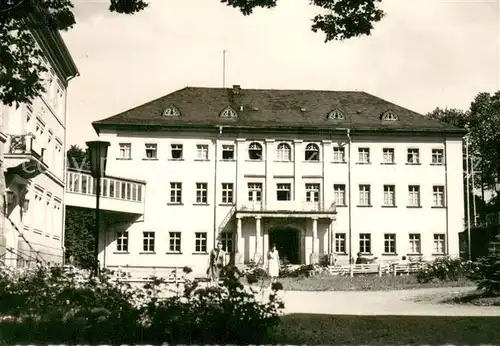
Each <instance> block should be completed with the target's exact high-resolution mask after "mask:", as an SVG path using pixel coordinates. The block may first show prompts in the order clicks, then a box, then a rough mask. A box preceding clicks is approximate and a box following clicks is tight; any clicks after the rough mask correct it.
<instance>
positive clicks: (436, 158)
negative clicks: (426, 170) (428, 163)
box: [432, 149, 444, 165]
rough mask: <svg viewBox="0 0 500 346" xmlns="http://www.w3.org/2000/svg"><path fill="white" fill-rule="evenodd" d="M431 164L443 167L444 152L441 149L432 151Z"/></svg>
mask: <svg viewBox="0 0 500 346" xmlns="http://www.w3.org/2000/svg"><path fill="white" fill-rule="evenodd" d="M432 164H433V165H443V164H444V150H443V149H432Z"/></svg>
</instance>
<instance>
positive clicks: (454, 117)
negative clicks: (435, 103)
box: [427, 107, 470, 128]
mask: <svg viewBox="0 0 500 346" xmlns="http://www.w3.org/2000/svg"><path fill="white" fill-rule="evenodd" d="M427 117H429V118H431V119H434V120H437V121H440V122H443V123H446V124H450V125H453V126H456V127H461V128H464V127H466V126H468V123H469V117H470V113H469V112H468V111H463V110H461V109H456V108H445V109H441V108H439V107H436V109H434V110H433V111H432V112H430V113H427Z"/></svg>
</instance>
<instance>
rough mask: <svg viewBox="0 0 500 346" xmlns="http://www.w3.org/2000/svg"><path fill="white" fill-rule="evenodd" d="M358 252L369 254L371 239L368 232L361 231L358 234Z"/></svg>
mask: <svg viewBox="0 0 500 346" xmlns="http://www.w3.org/2000/svg"><path fill="white" fill-rule="evenodd" d="M359 252H361V254H363V255H367V254H371V252H372V240H371V234H370V233H361V234H360V235H359Z"/></svg>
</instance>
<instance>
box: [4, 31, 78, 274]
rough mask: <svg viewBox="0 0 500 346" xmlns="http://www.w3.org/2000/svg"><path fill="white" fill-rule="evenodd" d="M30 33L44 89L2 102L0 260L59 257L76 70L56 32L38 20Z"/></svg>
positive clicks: (27, 261) (11, 262)
mask: <svg viewBox="0 0 500 346" xmlns="http://www.w3.org/2000/svg"><path fill="white" fill-rule="evenodd" d="M32 34H33V37H34V39H35V41H36V43H37V44H38V46H39V48H40V49H41V50H42V52H43V54H44V57H43V62H44V64H45V65H46V67H47V70H48V72H47V75H46V76H44V80H45V83H46V84H45V86H46V93H45V94H44V95H42V96H41V97H38V98H36V99H34V100H32V102H30V103H27V104H22V105H21V106H20V107H19V108H17V109H16V108H15V107H7V106H5V105H2V104H0V115H1V120H2V127H1V133H0V141H1V142H2V144H1V146H2V148H0V149H1V150H0V152H1V155H2V158H3V163H2V168H3V174H4V175H5V180H6V193H5V197H4V200H5V210H4V211H3V213H2V218H1V223H2V224H1V228H2V230H1V233H0V264H7V265H17V266H24V265H29V264H30V263H33V262H35V261H36V260H40V261H42V262H52V263H60V262H62V260H63V253H64V186H65V162H66V92H67V87H68V82H69V80H70V79H72V78H73V77H75V76H77V75H78V70H77V68H76V66H75V63H74V62H73V59H72V58H71V55H70V53H69V52H68V49H67V47H66V45H65V44H64V41H63V40H62V38H61V36H60V34H59V32H57V31H54V30H50V29H49V28H47V27H43V26H39V27H37V29H35V30H33V31H32ZM4 215H5V217H4Z"/></svg>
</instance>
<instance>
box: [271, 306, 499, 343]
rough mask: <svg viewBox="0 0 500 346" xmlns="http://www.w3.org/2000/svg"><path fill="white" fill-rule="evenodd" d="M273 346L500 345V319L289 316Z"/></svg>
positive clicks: (276, 334) (274, 339)
mask: <svg viewBox="0 0 500 346" xmlns="http://www.w3.org/2000/svg"><path fill="white" fill-rule="evenodd" d="M282 321H283V325H282V326H281V327H280V328H278V329H277V330H276V332H275V333H273V336H272V338H273V340H269V341H270V342H272V343H278V344H295V345H297V344H308V345H339V344H342V345H344V344H355V345H396V344H397V345H408V344H419V345H422V344H425V345H444V344H455V345H464V344H467V345H477V344H500V334H499V333H498V331H499V329H498V328H499V327H498V326H499V325H500V316H494V317H491V316H487V317H486V316H485V317H467V316H358V315H324V314H289V315H285V316H283V317H282Z"/></svg>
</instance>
